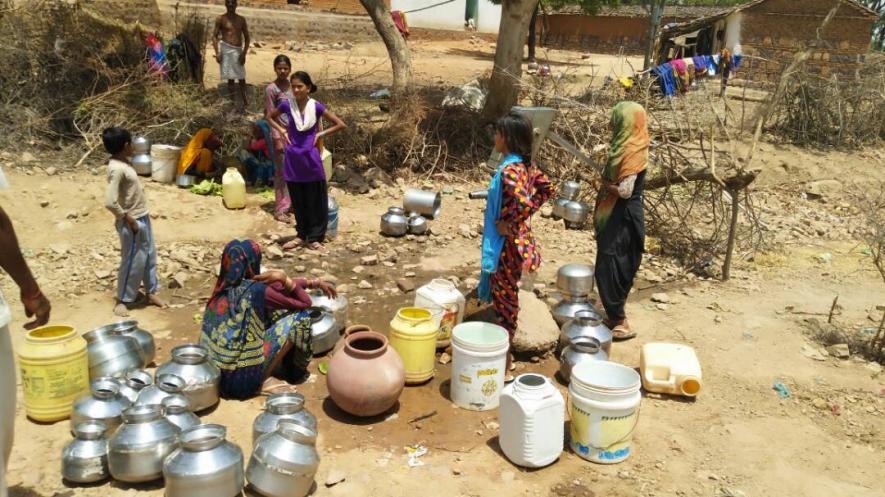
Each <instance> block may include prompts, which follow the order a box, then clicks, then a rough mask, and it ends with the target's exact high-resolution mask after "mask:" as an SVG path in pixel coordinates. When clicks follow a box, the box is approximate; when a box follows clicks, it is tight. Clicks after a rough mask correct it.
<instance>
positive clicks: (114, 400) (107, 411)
mask: <svg viewBox="0 0 885 497" xmlns="http://www.w3.org/2000/svg"><path fill="white" fill-rule="evenodd" d="M89 389H90V393H88V394H86V395H84V396H83V397H80V398H79V399H77V400H76V401H75V402H74V408H73V410H72V411H71V432H74V430H75V429H76V428H77V425H79V424H81V423H86V422H89V421H99V422H101V423H102V424H104V426H105V429H106V430H107V434H108V435H110V434H112V433H114V430H116V429H117V427H118V426H120V423H122V422H123V411H125V410H126V409H128V408H129V407H130V406H131V405H132V402H130V401H129V399H127V398H126V397H124V396H123V395H121V394H120V385H119V383H117V379H115V378H110V377H105V378H99V379H97V380H95V381H93V382H92V383H90V384H89Z"/></svg>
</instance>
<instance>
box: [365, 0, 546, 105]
mask: <svg viewBox="0 0 885 497" xmlns="http://www.w3.org/2000/svg"><path fill="white" fill-rule="evenodd" d="M361 1H364V0H361ZM537 5H538V0H504V2H503V5H502V9H501V10H502V11H501V24H500V26H499V27H498V48H497V49H496V50H495V68H494V69H493V70H492V78H491V81H490V82H489V97H488V99H487V100H486V105H485V107H484V108H483V109H482V118H483V120H484V121H493V120H495V119H497V118H498V117H500V116H502V115H504V114H505V113H507V111H509V110H510V108H511V107H513V105H515V104H516V101H517V100H518V99H519V86H520V78H521V77H522V54H523V47H524V46H525V41H526V38H527V37H528V34H529V33H528V32H529V21H531V18H532V13H533V12H534V11H535V7H536V6H537Z"/></svg>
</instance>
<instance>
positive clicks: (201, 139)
mask: <svg viewBox="0 0 885 497" xmlns="http://www.w3.org/2000/svg"><path fill="white" fill-rule="evenodd" d="M220 144H221V141H220V140H219V139H218V137H217V136H215V132H213V131H212V130H211V129H210V128H202V129H201V130H199V131H197V132H196V134H194V137H193V138H191V141H189V142H188V143H187V147H185V148H184V150H182V151H181V158H180V159H179V160H178V175H179V176H180V175H182V174H184V172H185V171H187V169H188V168H189V167H191V166H192V165H193V164H194V161H195V160H197V158H198V157H199V156H200V151H201V150H203V149H204V148H210V149H212V150H214V149H217V148H218V146H219V145H220ZM207 145H208V146H207ZM213 147H214V148H213ZM202 172H205V171H202Z"/></svg>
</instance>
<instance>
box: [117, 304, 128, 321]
mask: <svg viewBox="0 0 885 497" xmlns="http://www.w3.org/2000/svg"><path fill="white" fill-rule="evenodd" d="M114 315H115V316H117V317H121V318H128V317H129V307H127V306H126V304H124V303H123V302H119V303H117V305H116V307H114Z"/></svg>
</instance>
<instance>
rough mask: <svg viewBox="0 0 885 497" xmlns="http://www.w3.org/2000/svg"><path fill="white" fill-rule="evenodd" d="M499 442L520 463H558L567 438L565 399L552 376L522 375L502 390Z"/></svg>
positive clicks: (539, 466)
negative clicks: (550, 378) (551, 378)
mask: <svg viewBox="0 0 885 497" xmlns="http://www.w3.org/2000/svg"><path fill="white" fill-rule="evenodd" d="M500 409H501V414H500V424H501V428H500V432H499V437H498V440H499V443H500V445H501V451H502V452H504V455H505V456H507V459H510V461H511V462H512V463H513V464H516V465H517V466H522V467H526V468H541V467H544V466H547V465H550V464H553V463H554V462H556V460H557V459H559V456H560V454H561V453H562V450H563V445H564V442H563V441H564V439H565V400H564V399H563V398H562V394H561V393H559V390H557V389H556V387H555V386H553V384H552V383H551V382H550V380H549V379H547V378H545V377H544V376H541V375H538V374H533V373H529V374H523V375H520V376H518V377H517V378H516V380H514V381H513V383H511V384H509V385H507V386H506V387H504V390H503V391H502V392H501V404H500Z"/></svg>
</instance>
